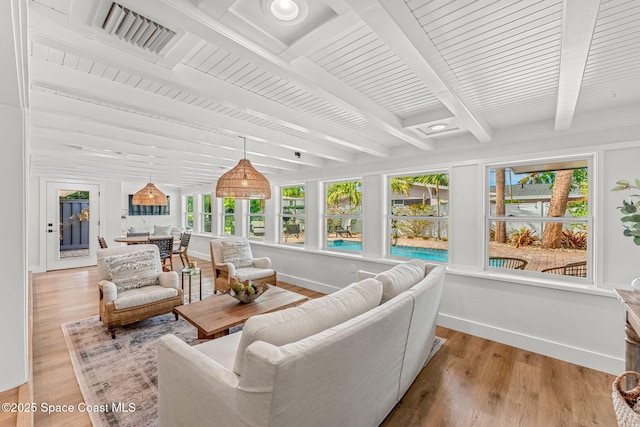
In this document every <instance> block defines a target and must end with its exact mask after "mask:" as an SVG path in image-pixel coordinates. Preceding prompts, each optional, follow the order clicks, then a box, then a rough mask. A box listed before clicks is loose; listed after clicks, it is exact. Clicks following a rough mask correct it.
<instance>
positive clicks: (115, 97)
mask: <svg viewBox="0 0 640 427" xmlns="http://www.w3.org/2000/svg"><path fill="white" fill-rule="evenodd" d="M31 63H32V85H33V86H34V87H41V88H45V89H48V90H53V91H59V92H62V93H67V94H69V95H73V96H77V97H80V98H84V99H96V100H101V101H102V102H103V103H105V104H107V105H108V104H112V105H119V106H121V107H122V108H125V109H130V110H133V111H140V112H145V113H148V114H153V115H156V116H160V117H166V118H169V119H171V120H176V121H181V122H185V123H193V124H194V125H197V126H200V127H203V128H205V129H206V128H215V129H221V130H223V131H225V132H228V133H230V134H237V135H243V136H246V137H247V138H248V139H253V140H255V141H257V142H262V141H264V140H265V139H266V140H267V141H273V140H277V139H278V138H281V141H283V142H282V143H289V144H291V146H292V147H297V144H296V143H297V142H298V139H297V138H296V137H293V136H290V135H287V134H281V133H280V132H277V131H274V130H271V129H268V128H265V127H263V126H260V125H256V124H252V123H249V122H246V121H244V120H241V119H235V118H232V117H229V116H226V115H224V114H219V113H216V112H213V111H209V110H205V109H203V108H199V107H195V106H192V105H188V104H185V103H182V102H180V101H176V100H174V99H171V98H168V97H165V96H162V95H158V94H155V93H152V92H148V91H145V90H142V89H137V88H133V87H131V86H126V85H123V84H114V83H113V82H112V81H110V80H108V79H104V78H101V77H97V76H95V75H92V74H87V73H82V72H77V71H74V70H72V69H71V68H67V67H63V66H59V65H54V64H51V63H49V62H47V61H43V60H41V59H37V58H32V60H31ZM79 88H84V89H79ZM264 145H265V147H264V148H263V151H261V152H262V153H264V154H268V153H269V148H267V147H266V145H267V144H264Z"/></svg>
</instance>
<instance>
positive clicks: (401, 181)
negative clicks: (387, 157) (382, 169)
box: [390, 176, 413, 196]
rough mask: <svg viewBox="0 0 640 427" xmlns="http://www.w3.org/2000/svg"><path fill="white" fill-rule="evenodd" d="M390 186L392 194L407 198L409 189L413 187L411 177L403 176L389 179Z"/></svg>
mask: <svg viewBox="0 0 640 427" xmlns="http://www.w3.org/2000/svg"><path fill="white" fill-rule="evenodd" d="M390 186H391V192H392V193H394V194H403V195H405V196H408V195H409V192H410V191H411V188H412V187H413V177H412V176H403V177H401V178H400V177H398V178H391V181H390Z"/></svg>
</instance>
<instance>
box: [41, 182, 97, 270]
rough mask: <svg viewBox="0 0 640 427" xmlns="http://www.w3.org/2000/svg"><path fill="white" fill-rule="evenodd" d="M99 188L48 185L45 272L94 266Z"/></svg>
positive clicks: (91, 186)
mask: <svg viewBox="0 0 640 427" xmlns="http://www.w3.org/2000/svg"><path fill="white" fill-rule="evenodd" d="M99 195H100V186H99V185H97V184H77V183H68V182H47V223H46V224H45V225H46V228H45V233H46V236H47V237H46V240H47V245H46V246H47V271H50V270H60V269H63V268H76V267H86V266H90V265H95V264H96V249H97V247H98V237H97V236H98V233H99V224H100V222H99V214H100V203H99V202H100V197H99Z"/></svg>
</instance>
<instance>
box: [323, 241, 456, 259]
mask: <svg viewBox="0 0 640 427" xmlns="http://www.w3.org/2000/svg"><path fill="white" fill-rule="evenodd" d="M327 247H329V248H336V249H345V250H350V251H361V250H362V242H354V241H351V240H333V241H329V242H327ZM391 255H392V256H402V257H408V258H421V259H427V260H430V261H440V262H447V260H448V259H449V252H448V251H447V250H446V249H433V248H417V247H414V246H392V247H391Z"/></svg>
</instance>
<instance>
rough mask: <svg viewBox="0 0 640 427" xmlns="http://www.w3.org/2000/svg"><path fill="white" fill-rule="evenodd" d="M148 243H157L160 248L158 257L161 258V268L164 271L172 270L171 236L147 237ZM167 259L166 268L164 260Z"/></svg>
mask: <svg viewBox="0 0 640 427" xmlns="http://www.w3.org/2000/svg"><path fill="white" fill-rule="evenodd" d="M149 244H152V245H157V246H158V249H159V250H160V259H161V260H162V268H163V270H165V271H173V254H172V252H173V236H162V237H152V236H150V237H149ZM167 259H168V260H169V266H170V267H171V268H170V269H168V268H167V267H166V261H167Z"/></svg>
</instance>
